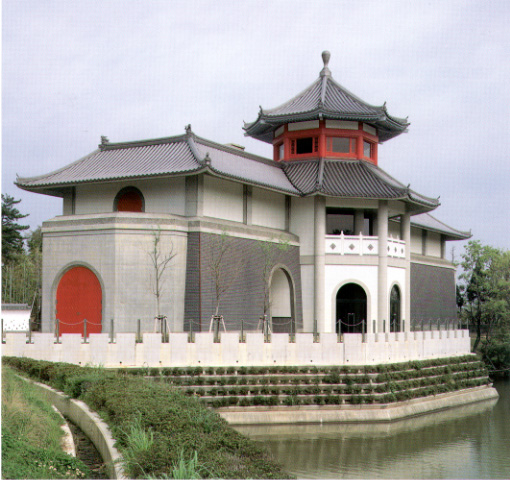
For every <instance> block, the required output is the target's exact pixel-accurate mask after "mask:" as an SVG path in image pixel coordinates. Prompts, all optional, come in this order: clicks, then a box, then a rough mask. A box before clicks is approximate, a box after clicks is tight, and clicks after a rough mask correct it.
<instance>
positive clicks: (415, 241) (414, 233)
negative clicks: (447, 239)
mask: <svg viewBox="0 0 510 480" xmlns="http://www.w3.org/2000/svg"><path fill="white" fill-rule="evenodd" d="M421 232H422V230H421V229H420V228H416V227H411V253H417V254H418V255H421V254H422V251H423V248H422V233H421Z"/></svg>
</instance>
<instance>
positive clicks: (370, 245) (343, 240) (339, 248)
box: [325, 233, 406, 258]
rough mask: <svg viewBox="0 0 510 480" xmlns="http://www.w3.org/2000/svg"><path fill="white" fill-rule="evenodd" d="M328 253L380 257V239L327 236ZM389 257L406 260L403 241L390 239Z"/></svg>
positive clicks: (356, 236)
mask: <svg viewBox="0 0 510 480" xmlns="http://www.w3.org/2000/svg"><path fill="white" fill-rule="evenodd" d="M325 241H326V253H330V254H335V255H379V237H369V236H365V235H344V234H343V233H341V234H340V235H327V236H326V240H325ZM388 257H395V258H405V257H406V244H405V242H404V241H403V240H398V239H396V238H393V237H389V238H388Z"/></svg>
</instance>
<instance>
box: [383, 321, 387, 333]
mask: <svg viewBox="0 0 510 480" xmlns="http://www.w3.org/2000/svg"><path fill="white" fill-rule="evenodd" d="M382 331H383V333H386V320H383V321H382Z"/></svg>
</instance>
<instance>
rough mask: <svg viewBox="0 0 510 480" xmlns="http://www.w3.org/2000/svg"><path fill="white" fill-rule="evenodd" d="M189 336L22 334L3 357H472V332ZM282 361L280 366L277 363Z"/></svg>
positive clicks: (178, 361) (143, 362) (170, 361)
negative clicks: (138, 340)
mask: <svg viewBox="0 0 510 480" xmlns="http://www.w3.org/2000/svg"><path fill="white" fill-rule="evenodd" d="M187 339H188V335H187V334H186V333H184V334H183V333H176V334H170V341H169V343H161V335H159V334H144V335H143V343H135V334H134V333H119V334H117V335H116V336H115V342H114V343H110V340H109V336H108V334H93V335H90V338H89V341H88V342H87V343H83V340H82V338H81V336H79V335H75V334H69V335H63V336H62V337H61V343H58V344H56V343H55V342H54V340H55V339H54V337H53V335H52V334H48V333H35V334H33V336H32V343H30V344H28V343H27V337H26V335H25V334H21V333H7V334H6V340H5V344H4V345H3V348H2V354H3V355H8V356H18V357H22V356H23V357H28V358H34V359H38V360H49V361H53V362H68V363H74V364H80V365H86V364H92V365H103V366H105V367H141V366H149V367H180V366H188V365H191V366H202V367H206V366H238V367H239V366H252V365H313V364H315V365H377V364H384V363H398V362H407V361H410V360H422V359H430V358H444V357H452V356H458V355H468V354H469V353H470V338H469V331H468V330H443V331H432V332H406V333H388V334H367V335H366V342H363V341H362V335H361V334H346V335H344V341H343V342H342V343H339V342H338V339H337V335H336V334H335V333H322V334H321V335H320V338H319V342H318V343H314V340H313V335H312V334H310V333H302V334H299V333H298V334H296V341H295V343H289V336H288V334H273V335H272V341H271V343H264V338H263V335H262V334H261V333H248V334H247V338H246V343H239V337H238V335H237V334H233V333H227V334H222V335H221V343H213V335H212V334H210V333H197V334H196V338H195V343H188V340H187ZM275 360H276V361H275Z"/></svg>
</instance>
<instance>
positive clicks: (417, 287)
mask: <svg viewBox="0 0 510 480" xmlns="http://www.w3.org/2000/svg"><path fill="white" fill-rule="evenodd" d="M411 318H412V320H414V321H421V320H422V319H423V320H425V321H426V322H428V321H429V320H434V321H436V320H437V319H441V321H442V323H444V322H446V320H454V319H456V318H457V306H456V302H455V271H454V270H452V269H450V268H441V267H433V266H430V265H422V264H419V263H411Z"/></svg>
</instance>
